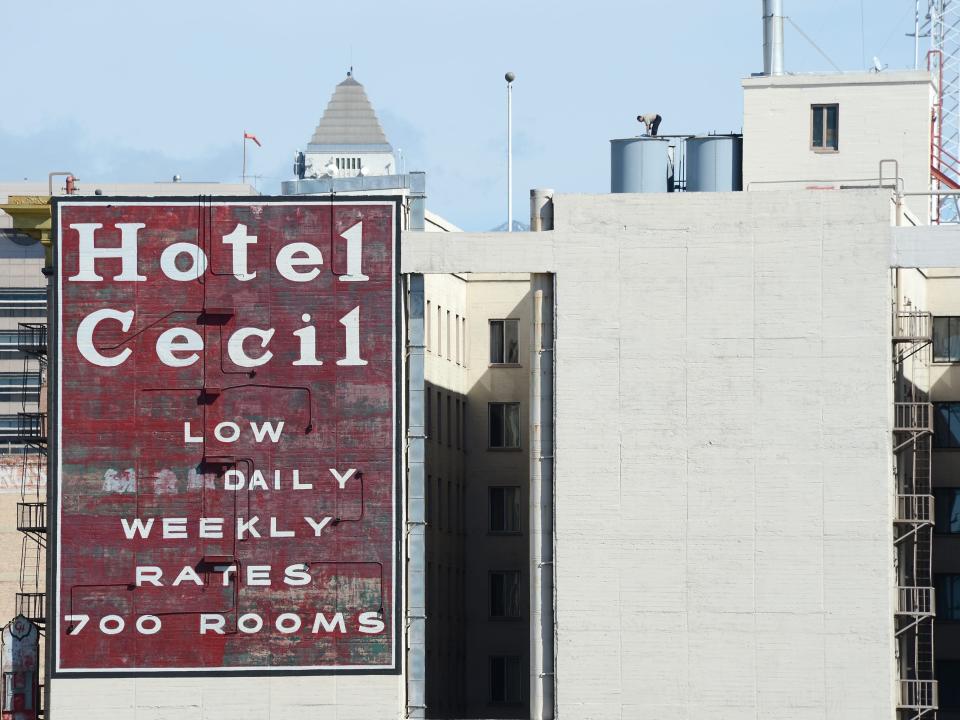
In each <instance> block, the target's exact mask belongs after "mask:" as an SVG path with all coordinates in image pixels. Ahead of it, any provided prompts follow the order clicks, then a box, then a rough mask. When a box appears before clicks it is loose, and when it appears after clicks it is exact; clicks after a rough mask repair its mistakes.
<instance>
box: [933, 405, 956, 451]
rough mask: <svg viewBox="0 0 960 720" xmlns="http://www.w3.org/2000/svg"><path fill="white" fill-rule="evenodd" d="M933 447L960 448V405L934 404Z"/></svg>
mask: <svg viewBox="0 0 960 720" xmlns="http://www.w3.org/2000/svg"><path fill="white" fill-rule="evenodd" d="M933 446H934V447H937V448H956V447H960V403H934V405H933Z"/></svg>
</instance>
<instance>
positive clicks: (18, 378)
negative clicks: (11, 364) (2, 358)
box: [0, 371, 40, 403]
mask: <svg viewBox="0 0 960 720" xmlns="http://www.w3.org/2000/svg"><path fill="white" fill-rule="evenodd" d="M0 401H2V402H25V403H38V402H40V373H37V372H29V373H22V372H15V371H13V372H0Z"/></svg>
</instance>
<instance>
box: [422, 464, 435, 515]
mask: <svg viewBox="0 0 960 720" xmlns="http://www.w3.org/2000/svg"><path fill="white" fill-rule="evenodd" d="M423 496H424V497H423V519H424V520H425V521H426V523H427V524H428V525H429V524H430V518H431V515H430V511H431V510H432V509H433V497H432V496H433V475H427V484H426V485H425V486H424V489H423Z"/></svg>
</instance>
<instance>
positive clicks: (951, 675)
mask: <svg viewBox="0 0 960 720" xmlns="http://www.w3.org/2000/svg"><path fill="white" fill-rule="evenodd" d="M937 680H939V681H940V682H939V700H940V709H941V710H951V709H952V710H956V709H958V708H960V661H958V660H941V659H940V658H937Z"/></svg>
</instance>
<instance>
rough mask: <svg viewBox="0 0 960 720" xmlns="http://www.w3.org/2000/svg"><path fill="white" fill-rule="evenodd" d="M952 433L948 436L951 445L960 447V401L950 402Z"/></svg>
mask: <svg viewBox="0 0 960 720" xmlns="http://www.w3.org/2000/svg"><path fill="white" fill-rule="evenodd" d="M949 408H950V433H949V436H948V438H947V442H948V443H949V447H953V448H955V447H960V403H949Z"/></svg>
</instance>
